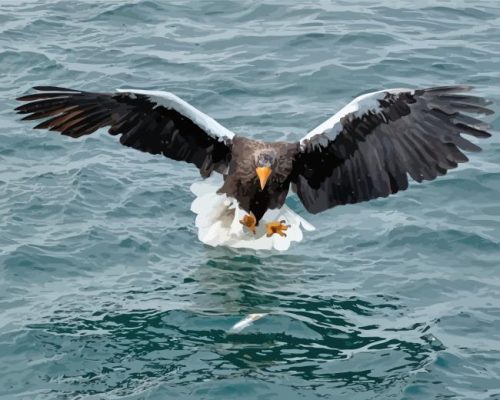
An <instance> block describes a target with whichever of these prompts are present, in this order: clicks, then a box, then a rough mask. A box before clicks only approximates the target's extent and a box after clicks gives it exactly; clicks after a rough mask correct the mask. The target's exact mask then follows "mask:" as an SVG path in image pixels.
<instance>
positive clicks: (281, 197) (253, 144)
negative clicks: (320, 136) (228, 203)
mask: <svg viewBox="0 0 500 400" xmlns="http://www.w3.org/2000/svg"><path fill="white" fill-rule="evenodd" d="M298 151H299V144H298V143H287V142H273V143H267V142H261V141H257V140H251V139H247V138H244V137H241V136H236V137H234V138H233V143H232V157H231V162H230V164H229V169H228V171H227V172H226V173H225V174H224V185H222V187H221V188H220V189H219V190H218V192H219V193H225V194H227V195H228V196H229V197H232V198H234V199H236V200H237V201H238V203H239V206H240V208H241V209H243V210H245V211H246V212H248V213H252V214H253V215H254V216H255V218H256V219H257V223H258V221H259V220H260V219H261V218H262V216H263V215H264V214H265V213H266V211H267V210H268V209H275V208H281V207H282V206H283V204H284V203H285V199H286V196H287V194H288V190H289V187H290V182H291V179H292V171H293V161H294V160H295V157H296V155H297V153H298ZM261 153H271V154H273V156H274V159H275V162H274V165H273V166H272V173H271V176H270V177H269V180H268V182H267V184H266V186H265V187H264V189H261V188H260V185H259V180H258V178H257V175H256V174H255V168H256V165H255V160H256V158H257V157H258V156H259V154H261Z"/></svg>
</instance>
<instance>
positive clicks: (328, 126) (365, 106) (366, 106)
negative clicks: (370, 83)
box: [300, 88, 414, 145]
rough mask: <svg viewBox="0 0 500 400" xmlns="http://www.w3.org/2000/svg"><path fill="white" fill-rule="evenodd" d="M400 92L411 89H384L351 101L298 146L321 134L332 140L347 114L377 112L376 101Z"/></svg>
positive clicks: (377, 105)
mask: <svg viewBox="0 0 500 400" xmlns="http://www.w3.org/2000/svg"><path fill="white" fill-rule="evenodd" d="M401 92H411V93H413V92H414V91H413V90H411V89H403V88H399V89H385V90H379V91H377V92H371V93H366V94H363V95H361V96H358V97H356V98H355V99H354V100H353V101H351V102H350V103H349V104H347V105H346V106H345V107H344V108H342V109H341V110H340V111H339V112H337V113H336V114H335V115H333V116H332V117H330V118H329V119H327V120H326V121H325V122H323V123H322V124H321V125H318V126H317V127H316V128H314V129H313V130H312V131H310V132H309V133H308V134H307V135H306V136H304V137H303V138H302V139H301V140H300V144H301V145H303V144H304V142H305V141H306V140H309V139H311V138H312V137H313V136H316V135H319V134H321V133H325V132H328V136H329V138H330V139H334V138H335V136H337V134H338V133H339V132H340V131H341V130H342V124H341V123H340V120H341V119H342V118H344V117H345V116H346V115H348V114H354V115H355V116H360V115H363V114H364V113H366V112H368V111H370V110H373V111H375V110H377V108H378V107H379V102H378V100H382V99H383V98H384V96H385V95H386V94H387V93H393V94H396V93H401Z"/></svg>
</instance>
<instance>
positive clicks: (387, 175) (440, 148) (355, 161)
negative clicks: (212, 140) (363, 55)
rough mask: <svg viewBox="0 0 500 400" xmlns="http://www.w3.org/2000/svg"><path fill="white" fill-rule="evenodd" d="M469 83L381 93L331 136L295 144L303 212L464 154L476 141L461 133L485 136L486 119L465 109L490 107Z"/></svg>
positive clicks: (419, 174)
mask: <svg viewBox="0 0 500 400" xmlns="http://www.w3.org/2000/svg"><path fill="white" fill-rule="evenodd" d="M470 90H471V87H470V86H446V87H435V88H429V89H422V90H415V91H400V92H385V95H384V96H383V97H382V98H379V99H378V107H374V108H372V109H369V110H367V111H365V112H364V113H355V112H353V113H349V114H347V115H345V116H344V117H343V118H342V119H341V120H340V122H339V123H338V124H339V125H338V126H336V128H337V129H336V132H338V133H337V134H336V136H335V137H330V136H329V134H330V135H331V134H332V133H331V132H328V131H327V132H323V133H320V134H318V135H316V136H313V137H311V138H309V139H305V140H304V141H303V142H302V144H301V152H300V153H299V155H298V156H297V158H296V160H295V164H294V176H293V181H294V183H295V185H296V186H295V187H296V191H297V194H298V196H299V198H300V199H301V201H302V203H303V204H304V206H305V207H306V208H307V210H308V211H310V212H313V213H317V212H320V211H323V210H326V209H328V208H331V207H335V206H337V205H341V204H349V203H358V202H361V201H367V200H371V199H375V198H377V197H387V196H388V195H390V194H392V193H396V192H398V191H401V190H405V189H406V188H407V187H408V175H410V177H411V178H412V179H414V180H415V181H417V182H422V181H424V180H432V179H435V178H436V177H437V176H439V175H444V174H446V172H447V170H449V169H452V168H455V167H456V166H457V165H458V163H461V162H465V161H467V160H468V159H467V157H466V156H465V154H463V153H462V150H465V151H479V150H480V148H479V147H478V146H477V145H476V144H474V143H471V142H470V141H468V140H467V139H465V138H464V137H462V136H461V134H467V135H471V136H474V137H476V138H487V137H490V136H491V135H490V133H489V132H488V131H487V129H489V126H488V125H487V124H486V123H484V122H483V121H481V120H479V119H476V118H474V117H471V116H469V115H466V114H464V113H469V114H471V113H472V114H492V113H493V111H492V110H490V109H489V108H487V106H488V105H490V104H491V102H489V101H488V100H486V99H483V98H481V97H475V96H471V95H469V94H463V93H464V92H468V91H470Z"/></svg>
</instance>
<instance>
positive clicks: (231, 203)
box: [191, 177, 314, 251]
mask: <svg viewBox="0 0 500 400" xmlns="http://www.w3.org/2000/svg"><path fill="white" fill-rule="evenodd" d="M221 185H222V180H221V178H220V177H211V178H209V179H206V180H204V181H201V182H195V183H193V184H192V185H191V191H192V192H193V193H194V194H195V195H196V199H195V200H194V201H193V203H192V204H191V211H193V212H194V213H195V214H197V215H196V227H197V228H198V238H199V239H200V241H202V242H203V243H205V244H207V245H209V246H214V247H215V246H228V247H234V248H247V249H254V250H271V249H276V250H280V251H284V250H287V249H288V248H289V247H290V244H291V242H300V241H301V240H302V238H303V235H302V229H301V227H302V228H304V229H305V230H308V231H312V230H314V226H312V225H311V224H310V223H309V222H307V221H306V220H304V219H303V218H302V217H300V216H299V215H297V214H296V213H294V212H293V211H292V210H291V209H290V208H288V207H287V206H286V205H284V206H283V207H281V208H280V209H279V210H268V211H267V213H266V214H265V215H264V217H263V218H262V220H261V221H260V223H259V226H258V227H257V233H256V234H255V235H254V234H253V233H251V232H249V231H248V230H247V229H246V228H244V227H243V225H241V223H240V219H242V218H243V216H244V215H245V214H246V212H245V211H243V210H241V209H240V208H239V207H238V204H237V202H236V200H234V199H231V198H229V197H227V196H226V195H220V194H217V193H216V192H217V189H218V188H219V187H220V186H221ZM281 220H285V221H286V223H287V224H288V225H290V227H289V228H288V230H287V231H286V235H287V236H286V237H282V236H279V235H273V236H271V237H267V236H266V228H265V226H266V222H271V221H281Z"/></svg>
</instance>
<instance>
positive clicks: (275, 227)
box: [266, 221, 290, 237]
mask: <svg viewBox="0 0 500 400" xmlns="http://www.w3.org/2000/svg"><path fill="white" fill-rule="evenodd" d="M288 228H290V225H286V224H285V221H274V222H269V223H268V224H267V225H266V236H267V237H269V236H272V235H274V234H275V233H277V234H278V235H280V236H284V237H286V233H285V232H284V231H286V230H287V229H288Z"/></svg>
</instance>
